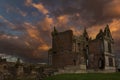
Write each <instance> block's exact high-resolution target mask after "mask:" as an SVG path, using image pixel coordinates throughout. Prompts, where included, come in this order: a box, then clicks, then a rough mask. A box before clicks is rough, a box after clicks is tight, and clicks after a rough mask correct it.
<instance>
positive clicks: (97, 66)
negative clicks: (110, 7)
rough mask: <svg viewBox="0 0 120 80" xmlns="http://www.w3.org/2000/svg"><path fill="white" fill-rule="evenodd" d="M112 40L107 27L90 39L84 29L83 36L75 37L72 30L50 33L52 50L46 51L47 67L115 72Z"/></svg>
mask: <svg viewBox="0 0 120 80" xmlns="http://www.w3.org/2000/svg"><path fill="white" fill-rule="evenodd" d="M113 45H114V40H113V38H112V35H111V32H110V29H109V25H107V26H106V27H105V29H104V30H102V29H101V30H100V31H99V33H98V34H97V35H96V38H95V39H91V38H90V37H89V35H88V33H87V31H86V29H84V31H83V34H82V35H79V36H75V35H74V34H73V32H72V30H67V31H64V32H58V31H57V30H56V28H55V27H54V30H53V32H52V48H51V49H50V50H49V51H48V60H49V65H52V66H53V67H56V68H63V67H66V66H80V69H85V70H95V71H96V70H101V71H102V70H104V71H110V72H115V71H116V67H115V54H114V50H113Z"/></svg>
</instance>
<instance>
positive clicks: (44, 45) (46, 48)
mask: <svg viewBox="0 0 120 80" xmlns="http://www.w3.org/2000/svg"><path fill="white" fill-rule="evenodd" d="M48 49H50V46H48V45H47V44H43V45H42V46H39V47H38V50H44V51H47V50H48Z"/></svg>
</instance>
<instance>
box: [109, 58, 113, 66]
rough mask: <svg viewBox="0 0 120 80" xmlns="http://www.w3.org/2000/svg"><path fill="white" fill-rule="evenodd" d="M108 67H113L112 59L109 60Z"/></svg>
mask: <svg viewBox="0 0 120 80" xmlns="http://www.w3.org/2000/svg"><path fill="white" fill-rule="evenodd" d="M109 66H110V67H112V66H113V59H112V58H109Z"/></svg>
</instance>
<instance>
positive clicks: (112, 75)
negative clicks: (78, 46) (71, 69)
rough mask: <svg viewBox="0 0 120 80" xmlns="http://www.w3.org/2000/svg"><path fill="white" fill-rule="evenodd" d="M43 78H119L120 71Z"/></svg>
mask: <svg viewBox="0 0 120 80" xmlns="http://www.w3.org/2000/svg"><path fill="white" fill-rule="evenodd" d="M44 80H120V73H86V74H60V75H55V76H51V77H47V78H45V79H44Z"/></svg>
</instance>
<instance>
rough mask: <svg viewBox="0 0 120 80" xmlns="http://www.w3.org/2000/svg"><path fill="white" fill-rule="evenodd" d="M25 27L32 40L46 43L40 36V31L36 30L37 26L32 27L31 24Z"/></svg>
mask: <svg viewBox="0 0 120 80" xmlns="http://www.w3.org/2000/svg"><path fill="white" fill-rule="evenodd" d="M25 26H26V27H25V28H26V30H27V33H28V35H29V36H30V37H31V38H33V39H35V40H37V41H39V42H40V43H44V41H43V39H42V38H41V37H40V35H39V34H40V33H39V31H38V30H37V29H36V27H35V26H33V25H31V24H30V23H25Z"/></svg>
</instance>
